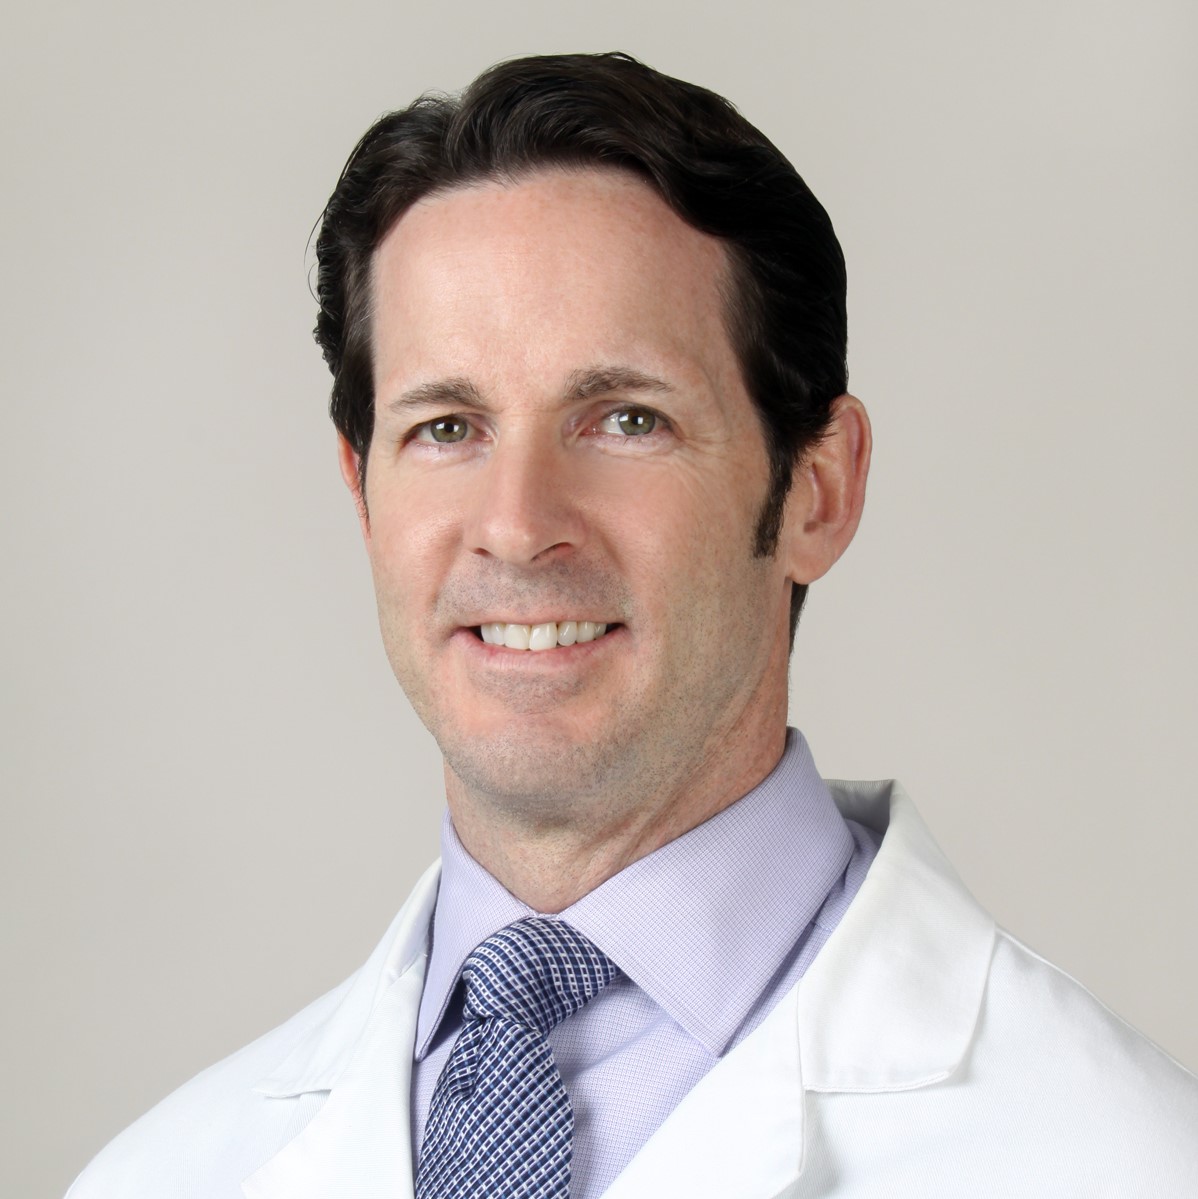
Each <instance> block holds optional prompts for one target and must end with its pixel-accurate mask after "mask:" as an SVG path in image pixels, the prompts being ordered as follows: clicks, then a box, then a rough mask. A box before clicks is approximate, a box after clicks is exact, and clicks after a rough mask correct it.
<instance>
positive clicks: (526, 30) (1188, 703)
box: [0, 0, 1198, 1197]
mask: <svg viewBox="0 0 1198 1199" xmlns="http://www.w3.org/2000/svg"><path fill="white" fill-rule="evenodd" d="M1196 47H1198V8H1195V6H1194V5H1193V4H1191V3H1188V2H1187V0H1176V2H1167V0H1088V2H1086V3H1065V2H1061V0H1047V2H1046V0H1004V3H1002V4H994V3H992V2H990V0H985V2H974V0H965V2H963V0H930V2H927V3H914V2H906V0H889V2H885V3H883V2H879V3H854V2H852V0H829V2H826V3H822V2H821V3H813V2H800V3H781V2H778V3H752V2H749V3H743V2H742V3H741V4H739V5H737V6H729V5H725V4H722V3H721V4H714V3H706V2H703V0H690V3H688V4H687V5H685V6H682V5H673V4H670V5H665V4H661V5H656V4H653V3H651V2H650V3H646V2H645V0H636V2H635V3H634V2H630V0H608V2H607V3H606V4H602V5H587V6H581V5H571V4H566V3H562V2H561V0H556V2H552V3H550V2H543V3H540V2H538V3H518V2H514V0H509V2H508V3H506V4H493V3H480V2H478V0H467V2H464V3H458V4H449V5H431V4H422V5H419V6H418V5H415V4H398V3H382V2H373V0H342V2H341V3H339V4H338V5H336V6H334V5H323V6H319V5H316V4H314V3H311V0H288V2H287V3H282V2H281V0H280V2H273V0H256V2H253V3H246V2H245V0H241V2H239V3H232V2H231V0H210V2H209V3H207V4H205V5H202V6H198V5H181V4H177V3H171V2H164V0H123V2H122V0H110V2H108V3H82V2H79V3H69V2H67V0H43V2H42V3H40V4H38V5H36V6H35V5H32V4H23V5H19V6H18V5H15V4H14V5H10V6H9V11H8V12H7V13H6V16H5V37H4V40H3V47H2V49H0V99H2V105H3V107H2V108H0V122H2V127H3V158H2V162H3V180H4V182H3V188H2V189H0V205H2V206H3V225H2V231H3V250H2V254H3V279H4V283H3V294H2V298H0V304H2V306H3V313H2V328H3V333H4V341H5V349H4V354H3V356H2V362H0V372H2V384H3V406H4V407H3V416H4V423H3V429H4V437H3V442H2V444H0V454H2V456H3V457H2V462H3V471H2V476H0V477H2V486H3V501H2V502H3V509H2V510H3V543H2V545H0V551H2V553H3V563H4V567H5V571H4V580H5V581H4V590H3V614H4V619H3V633H2V638H3V643H2V644H3V647H2V653H3V704H4V708H3V736H4V778H3V781H2V783H0V785H2V787H3V836H2V841H0V854H2V855H3V863H0V886H2V887H3V892H4V893H3V913H4V916H3V924H4V927H3V938H4V939H3V945H2V946H0V955H2V956H0V960H2V962H3V966H4V972H5V982H4V987H3V991H2V993H0V1005H2V1008H3V1010H2V1011H0V1028H2V1029H3V1038H4V1045H3V1060H4V1062H5V1073H6V1078H5V1087H4V1100H3V1103H4V1107H5V1111H4V1113H3V1126H4V1128H5V1139H6V1141H7V1143H8V1148H7V1149H6V1151H5V1153H4V1155H3V1157H2V1158H0V1191H2V1192H3V1193H4V1194H6V1195H13V1196H18V1195H19V1196H22V1197H24V1196H35V1195H46V1196H56V1195H60V1194H61V1193H62V1192H63V1190H65V1188H66V1186H67V1184H68V1183H69V1181H70V1180H71V1178H72V1177H73V1176H74V1174H75V1173H76V1172H77V1171H78V1170H79V1169H80V1168H81V1167H82V1166H83V1165H84V1163H85V1162H86V1161H87V1159H88V1158H89V1157H90V1156H91V1155H92V1154H93V1153H94V1152H95V1151H96V1150H97V1149H98V1148H99V1147H100V1146H101V1145H102V1144H103V1143H104V1142H105V1141H106V1140H107V1139H109V1138H110V1137H111V1136H112V1135H113V1134H115V1133H116V1132H117V1131H118V1130H119V1129H120V1128H122V1127H123V1126H124V1125H125V1124H127V1123H128V1122H129V1121H131V1120H132V1119H133V1118H134V1117H136V1116H137V1115H138V1114H140V1113H141V1112H142V1111H143V1110H145V1109H146V1108H147V1107H149V1106H150V1105H151V1104H152V1103H153V1102H155V1101H156V1100H157V1099H158V1098H160V1097H161V1096H162V1095H164V1094H165V1093H166V1092H167V1091H169V1090H170V1089H172V1088H173V1087H175V1086H176V1085H178V1084H179V1083H181V1082H183V1081H184V1080H185V1079H186V1078H188V1077H189V1076H191V1075H192V1074H193V1073H195V1072H196V1071H197V1070H198V1069H200V1068H201V1067H203V1066H204V1065H206V1064H208V1063H209V1062H211V1061H214V1060H216V1059H217V1058H219V1057H221V1056H223V1055H225V1054H227V1053H229V1052H230V1051H232V1050H233V1049H235V1048H237V1047H238V1046H239V1045H241V1044H243V1043H244V1042H246V1041H247V1040H249V1039H251V1038H252V1037H254V1036H256V1035H258V1034H259V1033H261V1032H263V1031H265V1030H266V1029H268V1028H269V1027H271V1026H273V1025H274V1024H276V1023H278V1022H279V1021H281V1020H282V1019H284V1018H285V1017H287V1016H288V1015H289V1014H291V1013H292V1012H294V1011H295V1010H297V1009H298V1008H299V1007H300V1006H302V1005H303V1004H304V1003H306V1002H307V1001H308V1000H310V999H311V998H313V997H314V996H316V995H317V994H319V993H320V992H322V991H324V990H326V989H327V988H329V987H330V986H332V985H334V984H335V983H336V982H338V981H339V980H340V979H341V978H342V977H343V976H344V975H346V974H347V973H349V972H350V971H351V970H352V969H353V968H354V967H355V966H356V965H357V964H358V963H359V962H360V961H361V960H362V959H363V958H364V957H365V955H366V954H367V952H368V951H369V949H370V948H371V947H372V945H373V944H374V942H375V941H376V939H377V938H378V936H379V935H380V934H381V933H382V931H383V929H384V928H385V927H386V925H387V923H388V921H389V920H390V918H391V916H392V914H393V913H394V911H395V910H396V908H397V907H398V905H399V904H400V902H401V901H402V899H403V897H404V896H405V894H406V892H407V890H408V887H409V885H410V883H411V882H412V881H413V880H414V878H415V876H416V874H417V872H418V871H419V870H421V869H422V868H423V867H424V866H425V865H426V864H427V862H428V861H429V860H430V859H431V858H432V857H433V856H434V854H435V852H436V835H437V828H438V823H439V820H440V813H441V806H442V799H441V785H440V774H439V760H438V756H437V752H436V748H435V746H434V744H433V743H432V741H431V740H430V738H429V737H428V735H427V734H426V733H425V732H424V730H423V729H422V728H421V727H420V726H419V725H418V723H417V722H416V720H415V718H414V717H413V715H412V714H411V712H410V710H409V709H408V707H407V705H406V703H405V701H404V700H403V698H402V696H401V694H400V693H399V691H398V688H397V687H396V685H395V683H394V681H393V679H392V678H391V676H390V673H389V671H388V668H387V666H386V663H385V660H384V657H383V654H382V650H381V647H380V645H379V641H378V634H377V630H376V627H375V618H374V608H373V596H372V592H371V586H370V581H369V576H368V571H367V567H366V562H365V558H364V555H363V553H362V550H361V547H360V544H359V539H358V531H357V527H356V522H355V518H354V512H353V509H352V506H351V504H350V502H349V500H348V498H347V496H346V495H345V494H344V492H343V488H342V485H341V482H340V479H339V478H338V475H337V471H336V466H335V458H334V440H333V430H332V427H331V425H330V424H329V422H328V419H327V417H326V415H325V405H326V398H327V387H328V377H327V374H326V372H325V369H324V366H323V364H322V362H321V361H320V358H319V355H318V352H317V350H316V348H315V347H314V345H313V344H312V341H311V337H310V332H309V331H310V329H311V326H312V323H313V319H314V314H315V305H314V303H313V301H312V299H311V296H310V294H309V290H308V288H309V273H310V270H311V266H312V255H311V252H310V249H309V247H308V242H309V234H310V232H311V230H312V227H313V224H314V223H315V221H316V219H317V217H318V215H319V213H320V210H321V208H322V206H323V203H324V200H325V199H326V198H327V195H328V193H329V191H330V190H331V188H332V186H333V184H334V182H335V180H336V176H337V173H338V171H339V169H340V167H341V164H342V162H343V161H344V158H345V156H346V155H347V154H348V152H349V150H350V148H351V146H352V145H353V143H354V141H355V140H356V139H357V137H358V136H359V135H360V134H361V133H362V132H363V130H364V129H365V128H366V126H367V125H368V124H369V123H370V122H371V121H372V120H373V119H374V118H375V117H376V116H378V115H379V114H381V113H382V112H384V111H386V110H388V109H391V108H395V107H399V106H402V105H404V104H406V103H408V102H409V101H410V100H412V99H413V98H414V97H415V96H416V95H417V94H418V93H420V92H421V91H424V90H426V89H429V88H441V89H447V90H456V89H458V88H460V87H462V86H463V85H465V84H466V83H467V82H469V80H470V79H471V78H473V77H474V75H475V74H477V73H478V72H479V71H480V70H481V69H483V68H484V67H486V66H488V65H490V64H491V63H492V62H494V61H496V60H498V59H500V58H505V57H509V56H512V55H515V54H523V53H532V52H549V51H562V50H604V49H616V48H619V49H626V50H628V51H629V52H631V53H634V54H636V55H637V56H638V57H641V58H643V59H645V60H646V61H648V62H649V63H651V64H653V65H654V66H657V67H658V68H660V69H662V70H665V71H667V72H669V73H671V74H676V75H680V76H682V77H684V78H687V79H691V80H694V81H696V82H699V83H702V84H705V85H706V86H709V87H712V88H714V89H715V90H717V91H720V92H722V93H724V94H726V95H727V96H729V97H730V98H731V99H732V100H734V101H735V102H736V103H737V104H738V105H739V106H740V108H741V109H742V111H743V112H744V113H745V114H746V115H747V116H748V117H749V118H750V119H751V120H752V121H754V122H755V123H756V124H758V125H759V126H760V127H761V128H762V129H764V130H765V131H766V132H767V133H768V134H769V135H770V136H771V137H772V138H773V139H774V140H775V141H776V142H777V144H778V145H779V146H780V147H781V148H782V149H783V150H784V151H785V152H786V153H787V154H788V156H789V157H790V158H791V159H792V160H793V161H794V163H795V164H796V166H797V167H798V169H799V170H800V172H801V173H802V174H803V175H804V177H805V178H806V179H807V180H808V182H809V183H810V184H811V186H812V188H813V189H814V190H815V192H816V194H817V195H819V196H820V198H821V199H822V200H823V202H824V203H825V205H826V206H827V208H828V209H829V211H830V212H831V214H832V216H833V220H834V222H835V224H836V226H837V230H838V232H839V235H840V237H841V240H842V242H843V244H844V247H845V251H846V255H847V259H848V263H849V278H850V293H849V294H850V329H851V344H850V367H851V373H852V385H853V389H854V390H855V391H856V392H857V393H858V394H859V395H861V396H862V397H863V398H864V400H865V401H866V403H867V404H868V405H869V407H870V410H871V412H872V414H873V418H874V423H875V434H876V442H877V450H876V456H875V466H874V474H873V478H872V482H871V489H870V497H869V502H868V504H867V510H866V516H865V521H864V524H863V526H862V530H861V533H860V535H859V537H858V540H857V542H856V544H855V545H854V546H853V547H852V548H851V549H850V551H849V553H848V555H847V557H846V558H845V559H844V560H843V561H842V562H841V563H840V564H839V565H838V567H837V568H836V569H835V570H834V571H833V573H832V575H831V576H830V577H829V578H828V579H827V580H826V581H825V582H823V583H820V584H818V585H817V586H816V587H815V588H814V589H813V592H812V597H811V601H810V606H809V609H808V611H807V613H806V615H805V616H804V619H803V625H802V628H801V630H800V635H799V643H798V652H797V654H796V656H795V661H794V669H793V685H792V720H793V721H794V722H795V723H797V724H799V725H800V726H801V727H802V728H803V729H804V730H805V731H806V733H807V734H808V737H809V739H810V741H811V744H812V746H813V748H814V751H815V755H816V759H817V761H818V762H819V763H820V766H821V768H822V770H823V772H824V773H825V774H826V775H832V776H847V777H882V776H897V777H899V778H901V779H902V780H903V781H904V782H905V783H906V785H907V786H908V788H909V790H910V791H911V793H912V794H913V795H914V797H915V798H916V801H917V803H918V804H919V805H920V807H921V809H922V811H923V813H924V815H925V816H926V818H927V819H928V821H929V823H930V825H931V826H932V828H933V830H934V832H935V834H936V836H937V837H938V839H939V840H940V841H941V843H942V844H943V846H944V847H945V849H946V850H947V851H948V853H949V855H950V856H951V858H952V859H953V860H954V861H955V863H956V864H957V865H958V868H959V869H960V871H961V873H962V875H963V877H964V878H965V880H966V881H967V883H968V884H969V886H970V887H971V888H972V889H973V891H974V892H975V893H976V894H977V895H978V897H979V898H980V899H981V900H982V901H983V902H984V903H985V904H986V905H987V906H988V907H990V908H991V909H992V910H993V911H994V912H995V913H996V915H997V917H998V919H999V920H1000V921H1001V922H1002V923H1003V924H1005V925H1006V926H1007V927H1009V928H1010V929H1012V930H1013V931H1014V932H1015V933H1016V934H1017V935H1018V936H1020V937H1021V938H1022V939H1024V940H1026V941H1027V942H1029V943H1030V944H1031V945H1032V946H1033V947H1034V948H1036V949H1037V950H1039V951H1040V952H1042V953H1044V954H1045V955H1047V956H1048V957H1050V958H1051V959H1053V960H1055V961H1057V962H1058V963H1060V964H1061V965H1062V966H1064V967H1065V968H1066V969H1068V970H1069V971H1071V972H1072V973H1074V974H1075V975H1077V976H1078V977H1079V978H1080V979H1081V980H1082V981H1083V982H1084V983H1085V984H1086V985H1087V986H1089V987H1091V988H1092V989H1093V990H1094V991H1096V992H1097V993H1098V994H1099V995H1100V996H1101V997H1102V998H1103V999H1104V1000H1106V1001H1107V1002H1108V1003H1109V1004H1110V1005H1111V1006H1112V1007H1113V1008H1114V1009H1115V1010H1116V1011H1118V1012H1119V1013H1121V1014H1122V1015H1124V1016H1125V1017H1127V1018H1128V1019H1129V1020H1131V1021H1132V1022H1133V1023H1134V1024H1136V1025H1137V1026H1139V1027H1141V1028H1142V1029H1144V1030H1145V1031H1146V1032H1147V1033H1148V1034H1149V1035H1150V1036H1151V1037H1153V1038H1154V1039H1155V1040H1157V1041H1158V1042H1159V1043H1161V1044H1162V1045H1163V1046H1164V1047H1165V1048H1166V1049H1167V1050H1168V1051H1170V1052H1171V1053H1172V1054H1174V1055H1175V1056H1177V1057H1178V1058H1180V1059H1181V1061H1183V1062H1184V1063H1186V1064H1188V1065H1189V1066H1190V1067H1194V1066H1198V1028H1196V1027H1195V1020H1194V1016H1193V1013H1194V1011H1195V1010H1198V1004H1196V1000H1198V945H1196V943H1195V937H1194V923H1195V917H1196V915H1198V904H1196V902H1195V889H1194V883H1193V876H1194V864H1193V856H1194V855H1193V848H1192V847H1193V845H1194V843H1195V841H1198V802H1196V800H1195V796H1194V770H1193V767H1192V758H1191V754H1190V751H1191V744H1192V741H1193V737H1194V734H1193V725H1194V720H1195V715H1196V704H1195V698H1196V691H1198V684H1196V682H1195V679H1196V676H1198V641H1196V635H1195V620H1194V611H1195V608H1196V607H1198V576H1196V571H1195V553H1194V526H1195V514H1196V511H1198V503H1196V501H1198V480H1196V474H1195V471H1194V469H1193V466H1192V463H1193V458H1194V452H1195V445H1196V444H1198V404H1196V403H1195V388H1194V370H1193V362H1192V358H1193V353H1194V345H1195V332H1194V331H1195V328H1198V232H1196V222H1195V214H1196V213H1198V165H1196V162H1195V148H1196V147H1198V96H1196V92H1198V63H1196V58H1198V53H1196ZM678 618H679V619H680V620H685V619H686V614H685V613H679V614H678Z"/></svg>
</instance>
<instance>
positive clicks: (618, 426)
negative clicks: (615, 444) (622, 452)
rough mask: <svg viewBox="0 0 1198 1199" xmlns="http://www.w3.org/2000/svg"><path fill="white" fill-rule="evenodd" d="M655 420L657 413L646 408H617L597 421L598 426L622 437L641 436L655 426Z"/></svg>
mask: <svg viewBox="0 0 1198 1199" xmlns="http://www.w3.org/2000/svg"><path fill="white" fill-rule="evenodd" d="M657 422H658V417H657V413H656V412H650V411H649V409H648V408H617V409H616V411H615V412H609V413H608V414H607V415H606V416H605V417H604V418H603V419H602V420H601V421H600V422H599V425H598V428H599V429H600V431H601V432H604V433H615V434H619V435H620V436H623V437H643V436H644V435H645V434H646V433H652V432H653V430H654V429H656V428H657Z"/></svg>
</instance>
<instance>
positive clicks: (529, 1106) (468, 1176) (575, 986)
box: [416, 916, 617, 1199]
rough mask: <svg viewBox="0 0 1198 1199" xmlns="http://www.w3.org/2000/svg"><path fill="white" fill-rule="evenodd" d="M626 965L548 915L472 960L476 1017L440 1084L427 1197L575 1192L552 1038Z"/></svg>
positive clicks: (490, 1198) (481, 1198)
mask: <svg viewBox="0 0 1198 1199" xmlns="http://www.w3.org/2000/svg"><path fill="white" fill-rule="evenodd" d="M616 974H617V968H616V966H615V964H614V963H613V962H612V961H611V960H610V959H609V958H608V957H606V956H605V955H604V954H603V953H601V952H600V951H599V950H598V949H596V948H595V946H594V945H592V944H591V943H590V941H588V940H587V939H586V937H584V936H583V935H582V934H581V933H577V932H575V931H574V929H572V928H571V927H570V926H569V925H568V924H563V923H562V922H561V921H560V920H548V919H546V918H544V917H542V916H530V917H529V918H528V919H526V920H520V921H518V922H517V923H515V924H510V925H508V927H507V928H502V929H500V930H499V932H497V933H496V934H495V935H494V936H492V937H488V938H487V940H485V941H484V942H483V943H482V944H481V945H480V946H479V947H478V948H477V949H476V950H475V951H474V952H473V953H472V954H471V955H470V956H469V957H468V958H467V959H466V964H465V966H463V967H462V981H463V983H464V984H465V987H466V997H465V1007H464V1011H463V1016H464V1019H465V1027H464V1028H463V1030H462V1032H461V1034H460V1035H459V1037H458V1039H457V1041H456V1042H455V1044H454V1047H453V1052H452V1053H451V1054H450V1055H449V1060H448V1061H447V1062H446V1063H445V1069H444V1070H442V1072H441V1077H440V1078H438V1079H437V1085H436V1087H435V1089H434V1090H433V1098H432V1103H431V1105H430V1107H429V1117H428V1125H427V1126H426V1128H425V1131H424V1144H423V1146H422V1147H421V1152H420V1167H419V1169H418V1171H417V1173H416V1199H566V1196H568V1194H569V1192H570V1159H571V1140H572V1137H573V1133H574V1110H573V1108H572V1107H571V1106H570V1097H569V1096H568V1095H567V1094H566V1088H565V1087H564V1086H563V1085H562V1076H561V1074H560V1073H558V1069H557V1065H556V1064H555V1063H554V1060H553V1050H552V1048H550V1045H549V1041H548V1040H547V1039H546V1038H547V1035H548V1033H549V1030H550V1029H552V1028H554V1027H556V1026H557V1025H558V1024H560V1023H561V1022H562V1021H563V1020H564V1019H565V1018H566V1017H567V1016H570V1015H573V1013H574V1012H576V1011H578V1009H579V1008H580V1007H582V1005H583V1004H584V1003H586V1002H587V1000H589V999H593V998H594V997H595V996H596V995H597V994H598V993H599V992H600V991H601V990H602V989H603V988H604V987H605V986H607V984H608V983H609V982H611V980H612V979H613V978H614V977H615V976H616Z"/></svg>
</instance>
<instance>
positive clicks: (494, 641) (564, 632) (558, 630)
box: [478, 620, 614, 651]
mask: <svg viewBox="0 0 1198 1199" xmlns="http://www.w3.org/2000/svg"><path fill="white" fill-rule="evenodd" d="M613 627H614V626H613ZM607 628H608V626H607V625H605V624H598V623H596V622H595V621H593V620H562V621H558V622H556V623H555V622H553V621H550V622H549V623H548V624H504V623H503V622H501V621H492V622H490V623H489V624H484V625H479V627H478V635H479V636H480V637H481V638H482V639H483V641H485V642H486V643H487V645H503V646H506V647H507V648H508V649H527V650H533V651H538V650H543V649H556V648H557V647H558V646H559V645H563V646H564V645H576V644H577V645H582V644H583V643H585V642H587V641H596V640H598V638H600V637H602V636H603V635H604V633H606V632H607Z"/></svg>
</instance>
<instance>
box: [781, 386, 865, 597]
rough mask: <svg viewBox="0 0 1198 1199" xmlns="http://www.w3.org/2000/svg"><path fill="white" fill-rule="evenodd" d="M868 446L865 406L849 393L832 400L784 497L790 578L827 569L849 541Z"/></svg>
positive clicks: (861, 501)
mask: <svg viewBox="0 0 1198 1199" xmlns="http://www.w3.org/2000/svg"><path fill="white" fill-rule="evenodd" d="M872 449H873V436H872V434H871V432H870V427H869V416H868V415H867V414H866V411H865V405H864V404H862V403H861V401H860V400H859V399H857V397H856V396H851V395H842V396H840V397H839V398H838V399H836V400H834V401H833V404H832V419H831V421H830V422H829V424H828V428H827V430H826V431H825V433H824V435H823V437H822V438H821V439H820V440H819V441H818V442H816V444H815V445H813V446H812V447H811V448H810V449H809V450H808V451H807V453H806V454H804V455H803V458H802V460H801V461H800V462H799V463H798V465H797V466H796V467H795V472H794V479H793V481H792V483H791V487H790V494H789V496H788V497H787V500H786V517H785V521H784V523H783V526H782V547H783V548H784V550H785V553H786V555H787V574H788V577H789V578H790V579H792V580H793V581H794V582H796V583H811V582H814V581H815V580H816V579H818V578H819V577H820V576H821V575H824V574H826V573H827V572H828V571H829V570H830V569H831V568H832V566H833V564H834V563H835V562H836V560H837V559H838V558H839V557H840V555H841V554H843V553H844V551H845V550H846V549H847V548H848V545H849V542H850V541H852V540H853V534H854V533H856V532H857V526H858V524H860V522H861V509H862V508H863V507H864V506H865V480H866V477H867V476H868V475H869V458H870V453H871V451H872Z"/></svg>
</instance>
